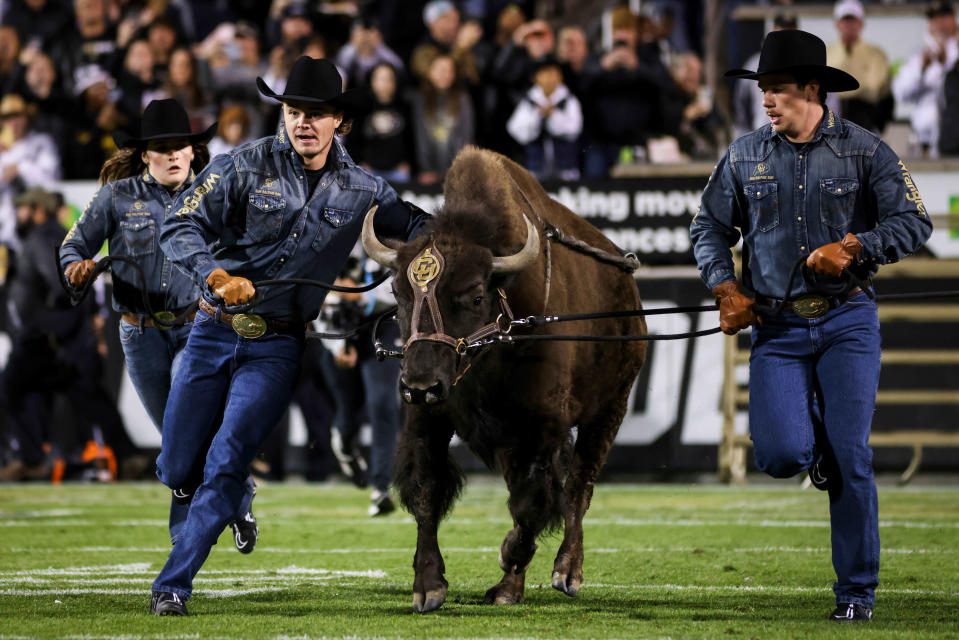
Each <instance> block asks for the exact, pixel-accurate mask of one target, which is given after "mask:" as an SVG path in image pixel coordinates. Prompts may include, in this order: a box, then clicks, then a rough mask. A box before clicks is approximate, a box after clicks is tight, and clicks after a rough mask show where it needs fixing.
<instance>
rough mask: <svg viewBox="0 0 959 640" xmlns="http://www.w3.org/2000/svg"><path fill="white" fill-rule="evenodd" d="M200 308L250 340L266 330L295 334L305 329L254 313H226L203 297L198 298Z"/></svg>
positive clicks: (301, 326) (266, 331)
mask: <svg viewBox="0 0 959 640" xmlns="http://www.w3.org/2000/svg"><path fill="white" fill-rule="evenodd" d="M200 309H201V310H202V311H203V313H205V314H207V315H209V316H211V317H213V318H217V319H219V321H220V322H222V323H223V324H225V325H228V326H229V327H230V328H231V329H233V331H235V332H236V334H237V335H239V336H241V337H243V338H248V339H250V340H255V339H256V338H259V337H261V336H263V335H265V334H266V333H268V332H272V333H287V334H294V335H295V334H298V333H303V331H305V329H304V326H303V325H297V324H294V323H291V322H282V321H279V320H272V319H267V318H264V317H263V316H260V315H257V314H255V313H226V312H225V311H223V310H222V309H218V308H217V307H214V306H213V305H212V304H210V303H209V302H207V301H206V299H205V298H200Z"/></svg>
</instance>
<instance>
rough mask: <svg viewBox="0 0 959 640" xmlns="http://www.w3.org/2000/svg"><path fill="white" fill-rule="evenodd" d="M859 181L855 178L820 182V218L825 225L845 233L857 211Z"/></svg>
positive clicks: (826, 179)
mask: <svg viewBox="0 0 959 640" xmlns="http://www.w3.org/2000/svg"><path fill="white" fill-rule="evenodd" d="M858 191H859V180H857V179H855V178H823V179H822V180H820V181H819V216H820V217H821V218H822V221H823V223H824V224H825V225H826V226H828V227H832V228H833V229H839V230H840V231H844V230H846V229H848V228H849V225H850V223H851V222H852V217H853V213H855V211H856V192H858Z"/></svg>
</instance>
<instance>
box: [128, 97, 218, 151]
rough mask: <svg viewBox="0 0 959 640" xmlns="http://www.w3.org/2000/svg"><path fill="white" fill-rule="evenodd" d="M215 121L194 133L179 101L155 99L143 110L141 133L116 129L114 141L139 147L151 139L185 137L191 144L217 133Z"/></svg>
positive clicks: (205, 139)
mask: <svg viewBox="0 0 959 640" xmlns="http://www.w3.org/2000/svg"><path fill="white" fill-rule="evenodd" d="M216 127H217V123H216V122H214V123H213V124H212V125H210V127H209V128H208V129H207V130H206V131H201V132H199V133H193V132H192V131H191V130H190V117H189V116H188V115H187V113H186V110H185V109H184V108H183V107H182V106H181V105H180V103H179V102H177V101H176V100H173V99H172V98H167V99H165V100H153V101H152V102H150V104H148V105H147V108H146V109H144V110H143V115H142V116H141V117H140V135H139V136H133V135H130V134H129V133H126V132H124V131H115V132H114V133H113V141H114V142H116V143H117V146H118V147H120V148H123V147H139V146H143V145H145V144H146V143H147V142H150V141H151V140H173V139H175V138H183V139H184V140H188V141H189V142H190V144H198V143H202V142H207V141H208V140H209V139H210V138H212V137H213V134H214V133H216Z"/></svg>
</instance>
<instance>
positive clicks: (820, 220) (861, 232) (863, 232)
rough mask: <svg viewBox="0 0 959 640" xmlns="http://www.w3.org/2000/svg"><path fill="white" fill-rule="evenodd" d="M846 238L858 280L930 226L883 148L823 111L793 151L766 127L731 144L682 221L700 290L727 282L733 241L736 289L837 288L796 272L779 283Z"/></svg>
mask: <svg viewBox="0 0 959 640" xmlns="http://www.w3.org/2000/svg"><path fill="white" fill-rule="evenodd" d="M847 232H849V233H853V234H855V235H856V237H857V238H858V239H859V241H860V242H861V243H862V252H861V253H860V255H859V258H858V260H857V262H856V263H855V264H854V265H853V266H852V267H851V268H850V269H851V270H852V271H853V272H854V273H855V274H856V275H858V276H859V277H860V278H864V277H871V276H872V275H873V274H875V272H876V270H877V269H878V265H882V264H888V263H892V262H896V261H898V260H901V259H902V258H905V257H906V256H908V255H910V254H911V253H913V252H915V251H916V250H917V249H919V248H920V247H921V246H922V245H923V243H925V241H926V240H927V239H928V238H929V235H930V234H931V233H932V223H931V221H930V220H929V216H928V215H927V212H926V208H925V205H923V202H922V198H921V196H920V195H919V190H918V188H917V187H916V185H915V183H914V182H913V180H912V176H911V175H910V174H909V170H908V169H907V168H906V165H905V164H903V162H902V161H901V160H900V159H899V158H898V157H897V156H896V154H895V153H894V152H893V151H892V149H890V148H889V146H888V145H886V143H884V142H883V141H882V140H880V139H879V137H877V136H876V135H874V134H873V133H871V132H869V131H866V130H865V129H862V128H861V127H859V126H857V125H855V124H853V123H851V122H849V121H848V120H843V119H841V118H837V117H836V116H835V114H834V113H833V112H832V111H829V110H828V109H827V110H826V112H825V114H824V116H823V119H822V121H821V123H820V125H819V129H818V130H817V132H816V133H815V135H814V137H813V139H812V140H810V141H809V142H808V143H805V144H802V145H794V144H792V143H790V142H789V141H788V140H786V138H785V137H784V136H781V135H779V134H777V133H775V132H774V131H773V129H772V125H768V124H767V125H766V126H764V127H762V128H761V129H757V130H756V131H754V132H752V133H750V134H747V135H745V136H743V137H742V138H739V139H738V140H736V141H735V142H733V144H732V145H731V146H730V147H729V150H728V151H727V152H726V154H725V155H724V156H723V157H722V158H721V159H720V161H719V163H718V164H717V165H716V167H715V169H713V173H712V175H711V176H710V178H709V183H708V184H707V185H706V189H705V190H704V191H703V196H702V201H701V203H700V207H699V212H698V213H697V214H696V216H695V217H694V218H693V222H692V224H691V225H690V236H691V238H692V242H693V254H694V255H695V257H696V263H697V265H698V266H699V270H700V273H701V275H702V278H703V281H704V282H705V283H706V286H707V287H708V288H710V289H712V288H713V287H715V286H716V285H717V284H719V283H721V282H723V281H726V280H733V279H734V278H735V274H734V270H733V259H732V254H731V252H730V247H732V246H734V245H735V244H736V243H737V242H738V241H739V239H740V237H742V238H743V244H744V246H743V284H744V285H745V286H746V287H747V288H748V289H751V290H753V291H755V292H756V293H758V294H761V295H765V296H768V297H771V298H783V297H787V295H788V297H790V298H792V297H795V296H797V295H799V294H802V293H807V292H818V293H825V294H834V293H838V292H839V291H842V290H843V288H844V281H843V280H842V279H837V278H831V277H828V276H824V275H818V274H808V273H805V271H806V270H805V269H803V270H802V272H801V273H803V276H802V277H800V276H799V275H797V276H796V277H795V279H794V280H793V282H792V283H791V286H788V291H787V282H786V280H787V279H788V277H789V272H790V270H791V268H792V267H793V265H794V264H796V263H797V262H798V261H799V259H800V258H801V257H805V256H808V255H809V254H810V253H812V252H813V251H814V250H815V249H817V248H819V247H821V246H822V245H825V244H829V243H831V242H838V241H839V240H841V239H842V238H843V237H844V236H845V235H846V233H847Z"/></svg>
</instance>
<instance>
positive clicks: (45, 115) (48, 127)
mask: <svg viewBox="0 0 959 640" xmlns="http://www.w3.org/2000/svg"><path fill="white" fill-rule="evenodd" d="M59 80H60V79H59V78H58V77H57V70H56V67H54V65H53V60H51V59H50V56H48V55H47V54H45V53H43V52H38V53H37V54H36V55H34V56H33V57H32V58H31V59H30V63H29V64H28V65H27V68H26V72H25V73H24V76H23V81H22V83H21V85H20V86H19V87H17V89H16V91H20V92H22V94H23V97H24V99H25V100H26V101H27V102H30V103H33V104H36V105H37V109H36V113H35V115H34V119H33V128H34V130H36V131H39V132H42V133H47V134H50V137H52V138H53V141H54V142H55V143H56V144H57V148H58V149H59V152H60V157H61V158H62V157H63V145H65V144H66V140H67V139H68V127H67V122H66V119H67V117H68V116H69V114H70V112H71V111H73V110H74V109H75V108H76V106H75V104H74V102H73V100H71V99H70V98H68V97H67V95H66V94H65V93H64V91H63V86H62V84H61V83H60V81H59Z"/></svg>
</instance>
